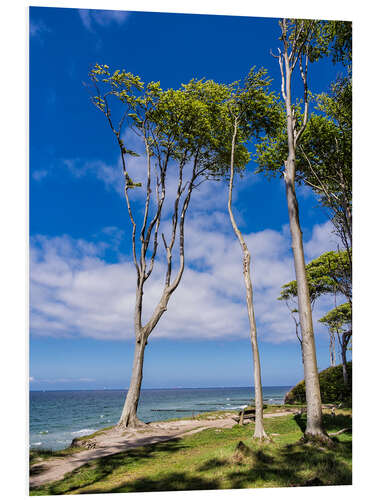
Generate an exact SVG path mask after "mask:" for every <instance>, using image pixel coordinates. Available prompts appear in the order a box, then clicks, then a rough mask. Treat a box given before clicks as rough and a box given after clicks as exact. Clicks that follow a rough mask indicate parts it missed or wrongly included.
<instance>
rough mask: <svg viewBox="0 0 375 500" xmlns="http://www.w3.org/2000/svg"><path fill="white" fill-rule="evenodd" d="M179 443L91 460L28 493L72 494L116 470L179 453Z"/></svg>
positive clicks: (177, 440)
mask: <svg viewBox="0 0 375 500" xmlns="http://www.w3.org/2000/svg"><path fill="white" fill-rule="evenodd" d="M179 441H180V439H178V438H176V439H171V440H169V441H168V442H161V443H156V444H151V445H148V446H142V447H138V448H134V449H130V450H127V451H124V452H121V453H115V454H113V455H107V456H105V457H103V458H98V459H96V460H95V461H94V460H92V461H90V462H88V463H87V464H85V465H83V466H82V467H80V468H79V469H76V470H74V471H72V472H71V473H70V474H67V475H66V476H65V477H64V479H62V480H60V481H56V482H54V483H50V484H47V485H45V486H40V487H37V488H30V493H31V494H34V495H35V494H36V495H40V494H43V495H61V494H66V493H69V492H73V491H75V490H77V489H79V488H84V487H86V486H90V485H91V484H94V483H96V482H98V481H102V480H105V479H106V477H107V476H109V475H110V474H111V473H112V472H114V471H115V470H116V469H118V468H124V473H125V469H126V468H128V467H129V466H133V465H134V464H135V463H137V465H140V464H142V462H144V463H145V464H146V463H147V460H148V459H150V458H152V457H153V456H154V455H156V454H158V453H168V454H172V453H175V452H177V451H180V450H182V449H184V448H185V446H183V445H181V444H180V443H179ZM168 458H169V457H168V456H167V457H166V458H165V460H166V463H167V462H168Z"/></svg>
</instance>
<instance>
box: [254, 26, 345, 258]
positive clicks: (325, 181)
mask: <svg viewBox="0 0 375 500" xmlns="http://www.w3.org/2000/svg"><path fill="white" fill-rule="evenodd" d="M301 22H302V21H301ZM292 26H295V28H294V29H295V30H297V26H298V25H293V23H291V24H290V25H289V30H291V29H292V28H291V27H292ZM316 29H318V32H317V33H316V35H315V44H313V45H312V48H310V49H309V50H310V51H312V52H313V53H314V54H315V56H314V57H313V60H316V59H318V58H320V57H323V56H331V57H332V58H333V60H334V61H336V62H337V61H339V62H344V63H348V62H351V23H348V22H342V21H321V22H320V23H318V25H317V27H316ZM348 69H349V71H348V76H346V77H343V76H338V77H337V79H336V81H335V82H334V83H332V85H331V87H330V89H329V91H328V92H325V93H322V94H318V95H315V96H313V95H312V94H311V93H309V92H308V93H306V92H307V82H306V81H305V96H304V101H305V103H304V104H305V106H304V109H303V110H302V106H303V102H302V101H301V100H298V99H297V100H296V102H295V103H294V105H292V113H293V122H294V129H295V131H296V130H300V131H302V133H298V141H297V140H296V141H295V142H296V151H295V156H296V158H295V168H296V178H295V180H296V182H297V183H298V184H305V185H307V186H309V187H311V188H312V189H313V191H314V193H315V194H316V196H317V197H318V199H319V202H320V203H321V205H322V206H323V207H325V208H328V209H329V211H330V212H331V219H332V222H333V223H334V226H335V228H336V231H337V233H338V234H339V236H340V238H341V240H342V242H343V245H344V248H346V249H347V250H348V248H350V247H351V240H352V220H351V218H352V216H351V211H352V82H351V70H350V68H348ZM311 100H313V101H315V112H314V113H312V114H311V116H310V118H309V119H308V120H306V118H307V116H306V112H307V107H306V104H307V103H308V101H311ZM305 120H306V125H305V127H304V126H303V124H304V123H305ZM287 156H288V137H287V128H286V122H285V119H284V120H282V119H281V120H280V121H279V126H278V128H277V129H275V133H273V134H268V135H266V136H264V137H263V138H262V140H261V141H259V143H258V144H257V151H256V161H257V163H258V168H257V172H261V173H264V174H265V175H266V176H268V177H274V176H277V175H280V176H282V175H283V173H284V162H285V159H286V158H287Z"/></svg>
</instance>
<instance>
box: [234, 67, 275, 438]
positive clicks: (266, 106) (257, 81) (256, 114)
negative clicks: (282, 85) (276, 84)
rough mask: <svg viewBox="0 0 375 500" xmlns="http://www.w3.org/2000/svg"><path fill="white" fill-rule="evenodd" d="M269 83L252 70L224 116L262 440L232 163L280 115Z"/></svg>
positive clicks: (259, 422)
mask: <svg viewBox="0 0 375 500" xmlns="http://www.w3.org/2000/svg"><path fill="white" fill-rule="evenodd" d="M269 84H270V81H269V79H268V78H267V76H266V71H265V70H264V69H260V70H259V71H255V70H254V69H251V71H250V73H249V74H248V76H247V78H246V80H245V82H244V86H243V87H241V86H240V85H239V83H238V84H236V85H234V86H232V87H231V89H230V91H231V92H230V94H231V95H230V97H229V99H228V103H227V106H228V107H227V109H228V115H227V119H228V118H229V120H230V123H231V124H232V137H231V142H232V147H231V157H230V179H229V190H228V212H229V217H230V220H231V223H232V227H233V230H234V232H235V234H236V236H237V238H238V241H239V243H240V246H241V250H242V255H243V257H242V263H243V275H244V281H245V289H246V304H247V312H248V317H249V323H250V339H251V348H252V354H253V372H254V389H255V429H254V436H253V437H254V438H255V439H261V440H262V439H267V434H266V432H265V430H264V425H263V391H262V381H261V365H260V358H259V349H258V339H257V327H256V320H255V312H254V301H253V287H252V281H251V274H250V251H249V248H248V246H247V244H246V242H245V239H244V237H243V235H242V233H241V231H240V229H239V227H238V224H237V222H236V220H235V217H234V214H233V210H232V193H233V183H234V174H235V166H236V165H238V164H241V157H240V156H239V155H238V154H237V150H238V146H241V145H243V144H244V143H246V142H249V141H251V139H252V138H253V137H256V136H258V135H259V134H260V133H261V132H262V131H263V132H264V131H265V132H267V131H269V130H270V129H272V127H273V125H274V122H275V121H276V122H277V119H278V117H279V109H278V106H277V104H276V99H275V95H274V94H273V93H272V92H269V91H267V88H268V86H269ZM249 159H250V157H249Z"/></svg>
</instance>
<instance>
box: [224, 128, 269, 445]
mask: <svg viewBox="0 0 375 500" xmlns="http://www.w3.org/2000/svg"><path fill="white" fill-rule="evenodd" d="M237 127H238V123H237V120H235V124H234V132H233V138H232V152H231V170H230V181H229V193H228V212H229V217H230V220H231V223H232V227H233V230H234V232H235V234H236V236H237V238H238V240H239V242H240V245H241V249H242V253H243V275H244V281H245V287H246V304H247V313H248V316H249V323H250V339H251V349H252V353H253V366H254V389H255V429H254V435H253V437H254V438H255V439H268V436H267V434H266V431H265V430H264V425H263V391H262V380H261V369H260V359H259V350H258V340H257V328H256V322H255V314H254V302H253V288H252V284H251V277H250V253H249V250H248V248H247V245H246V243H245V240H244V238H243V236H242V234H241V231H240V230H239V229H238V226H237V223H236V221H235V219H234V216H233V212H232V191H233V177H234V149H235V144H236V137H237Z"/></svg>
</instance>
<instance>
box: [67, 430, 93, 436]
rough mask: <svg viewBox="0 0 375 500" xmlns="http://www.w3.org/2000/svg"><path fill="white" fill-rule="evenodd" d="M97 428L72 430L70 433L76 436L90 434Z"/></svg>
mask: <svg viewBox="0 0 375 500" xmlns="http://www.w3.org/2000/svg"><path fill="white" fill-rule="evenodd" d="M96 431H97V429H80V430H79V431H73V432H71V433H70V434H74V435H77V436H84V435H85V434H92V433H93V432H96Z"/></svg>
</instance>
